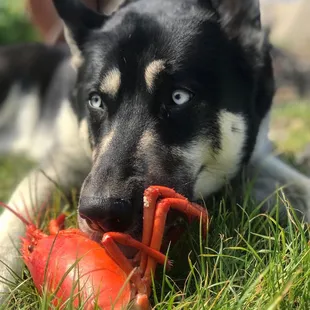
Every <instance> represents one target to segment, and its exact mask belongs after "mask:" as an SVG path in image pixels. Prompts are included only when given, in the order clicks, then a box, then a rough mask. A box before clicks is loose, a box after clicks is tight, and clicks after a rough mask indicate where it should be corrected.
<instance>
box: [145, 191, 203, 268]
mask: <svg viewBox="0 0 310 310" xmlns="http://www.w3.org/2000/svg"><path fill="white" fill-rule="evenodd" d="M158 198H166V199H168V198H169V199H173V198H174V199H177V203H176V206H178V205H179V206H180V205H183V206H184V207H183V208H182V207H179V208H178V207H176V206H174V207H173V206H171V207H172V208H174V209H177V210H179V211H181V212H182V213H185V214H186V215H187V217H188V219H189V220H190V221H191V220H192V219H193V218H200V216H202V222H203V233H204V235H206V233H207V227H206V224H207V223H208V213H207V211H206V209H204V208H202V207H201V206H199V205H198V204H194V203H190V202H188V200H187V198H185V197H184V196H182V195H180V194H178V193H176V192H175V191H174V190H173V189H170V188H167V187H164V186H150V187H149V188H147V189H146V190H145V192H144V208H143V234H142V242H143V243H144V244H146V245H151V240H152V236H154V231H155V230H154V227H155V228H156V235H158V236H159V234H158V232H157V228H158V227H157V226H155V221H154V217H155V209H157V208H158V207H159V204H158V205H157V207H156V203H157V200H158ZM164 200H165V199H164ZM180 201H183V203H181V202H180ZM175 202H176V201H175ZM186 206H187V207H186ZM169 209H170V208H168V210H167V212H168V211H169ZM166 215H167V213H166ZM166 215H165V216H164V218H163V222H162V223H163V227H162V228H163V229H164V226H165V223H166ZM157 225H158V224H157ZM162 237H163V232H162V233H161V238H162ZM157 239H159V238H157ZM161 240H162V239H160V244H161ZM151 247H152V246H151ZM158 250H159V249H158ZM147 260H148V257H147V256H146V255H145V254H144V253H142V254H141V262H140V269H141V270H142V271H145V270H146V265H147Z"/></svg>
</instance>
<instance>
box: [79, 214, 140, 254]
mask: <svg viewBox="0 0 310 310" xmlns="http://www.w3.org/2000/svg"><path fill="white" fill-rule="evenodd" d="M78 225H79V229H80V230H81V231H82V232H84V233H85V234H86V235H87V236H88V237H89V238H90V239H91V240H94V241H95V242H98V243H100V242H101V240H102V237H103V232H100V231H96V230H93V229H91V228H90V227H89V226H88V225H87V223H86V220H84V219H82V218H81V217H80V216H78ZM117 245H118V247H119V248H120V250H121V251H122V252H123V254H124V255H125V256H126V257H127V258H133V257H134V256H135V254H136V253H137V252H138V251H137V249H134V248H132V247H129V246H124V245H122V244H119V243H117Z"/></svg>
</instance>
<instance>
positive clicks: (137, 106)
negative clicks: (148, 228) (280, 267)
mask: <svg viewBox="0 0 310 310" xmlns="http://www.w3.org/2000/svg"><path fill="white" fill-rule="evenodd" d="M54 4H55V7H56V9H57V12H58V14H59V16H60V17H61V19H62V20H63V22H64V24H65V27H66V38H67V42H68V46H69V47H70V50H71V56H70V57H69V56H68V55H67V54H66V53H65V52H63V54H62V55H63V56H62V57H60V59H58V60H57V61H58V62H57V63H54V65H52V66H51V67H52V68H57V69H56V70H55V69H54V70H51V68H50V71H49V72H50V73H49V78H48V79H49V80H50V81H51V82H50V83H49V84H50V85H48V87H47V88H46V91H48V92H49V93H50V97H49V98H50V99H51V100H48V99H46V98H47V97H46V96H43V95H42V92H41V93H40V92H39V91H38V89H40V87H41V86H40V85H41V83H42V85H43V84H44V82H43V81H41V80H40V79H38V80H35V81H32V85H34V86H36V87H37V88H36V87H34V88H29V87H28V88H22V87H21V86H20V84H18V83H16V79H17V76H16V77H15V78H14V79H13V80H12V81H11V82H10V84H9V85H8V87H7V88H8V89H10V90H12V89H13V90H12V91H14V92H15V93H14V92H13V94H16V89H17V93H18V92H19V95H20V97H21V98H24V99H25V100H26V98H27V97H28V95H29V96H31V100H34V101H36V102H40V104H41V105H40V106H42V107H44V108H41V111H42V113H38V108H35V109H34V110H35V112H36V113H35V114H36V115H37V118H36V121H37V124H41V125H42V126H41V127H40V130H39V129H38V130H37V128H38V127H35V128H36V129H35V132H36V134H37V135H39V136H40V137H43V139H42V138H41V140H40V139H38V141H42V147H43V150H42V148H41V146H40V145H32V146H34V147H35V148H36V149H37V152H38V153H34V156H36V157H37V158H38V159H39V161H40V165H39V167H38V168H35V169H34V170H33V171H32V172H31V173H30V174H29V175H27V176H26V178H25V179H24V180H23V181H22V182H21V183H20V184H19V186H18V187H17V189H16V190H15V192H14V193H13V195H12V197H11V199H10V200H9V204H10V205H12V206H15V207H18V208H19V210H20V211H21V212H22V213H23V212H26V211H25V207H24V206H30V205H35V206H40V205H42V204H43V203H44V202H46V199H47V197H50V196H51V195H52V193H53V192H54V191H56V190H57V189H58V188H61V189H62V191H64V192H68V191H70V189H71V188H73V187H77V188H80V193H79V206H78V211H79V212H78V213H79V216H78V222H79V227H80V228H81V229H82V230H83V231H85V232H86V233H88V234H89V236H91V238H94V239H99V238H100V236H102V234H103V233H104V232H106V231H120V232H125V233H129V234H131V235H132V236H133V237H135V238H140V237H141V224H142V223H141V222H142V207H143V201H142V195H143V191H144V189H145V188H147V187H148V186H149V185H154V184H160V185H165V186H168V187H172V188H174V189H175V190H176V191H177V192H179V193H181V194H183V195H185V196H186V197H188V198H189V199H190V200H193V201H196V200H199V199H200V198H202V197H203V198H208V197H210V196H212V195H214V194H216V193H217V192H218V191H220V190H221V189H222V188H223V187H225V185H226V184H230V183H233V182H234V180H236V178H238V177H239V176H240V175H241V174H243V173H244V172H245V173H246V176H247V177H248V178H250V179H255V180H256V183H255V184H257V186H256V187H254V190H253V196H254V198H255V199H256V200H257V201H258V202H261V201H264V199H265V198H266V197H267V196H268V195H269V194H271V193H272V192H273V191H274V190H276V189H277V186H279V185H286V184H288V185H290V186H289V187H288V192H289V193H291V194H292V199H293V200H294V198H296V199H295V200H296V201H298V207H297V205H295V206H296V208H297V209H299V210H300V211H301V213H302V216H304V217H305V218H306V219H307V220H309V219H310V211H309V210H310V180H309V178H307V177H306V176H304V175H302V174H301V173H299V172H298V171H297V170H295V169H294V168H292V167H290V166H288V165H287V164H285V163H284V162H282V161H281V160H280V159H279V158H277V157H275V156H273V154H272V149H271V144H270V141H269V139H268V129H269V123H270V116H269V115H270V109H271V106H272V99H273V95H274V91H275V90H274V77H273V69H272V59H271V57H270V49H271V46H270V44H269V42H268V40H267V39H266V36H265V33H264V30H263V29H262V26H261V22H260V11H259V3H258V0H257V1H256V0H236V1H231V0H178V1H175V0H132V1H130V0H128V1H123V3H122V4H121V6H120V7H119V8H118V9H117V10H115V11H114V13H112V14H110V15H107V14H99V13H97V12H94V11H92V10H90V9H89V8H87V7H86V6H85V5H83V4H82V3H81V2H80V1H79V0H54ZM51 49H52V48H51ZM50 57H52V56H51V55H48V53H46V54H45V55H44V56H43V58H45V59H44V61H45V62H44V65H42V69H44V68H45V66H46V64H48V63H49V62H50V61H51V60H50V59H51V58H50ZM70 62H72V64H73V66H74V68H75V70H76V73H74V71H73V70H72V69H71V68H70ZM46 68H47V67H46ZM30 71H31V70H30ZM30 73H31V74H33V73H34V72H30ZM9 75H10V72H9ZM44 85H45V86H46V84H44ZM10 94H11V91H8V92H7V94H6V95H5V96H2V97H3V98H2V101H3V102H4V103H2V106H6V103H5V102H6V101H8V100H11V101H12V99H10V98H11V97H10V96H11V95H10ZM13 98H16V97H14V95H13ZM24 99H23V100H24ZM45 100H47V101H46V102H45ZM37 106H38V105H37ZM17 107H18V108H19V109H22V108H23V103H22V101H21V102H20V103H19V104H18V106H17ZM2 109H3V107H2ZM45 111H46V113H45ZM19 114H20V112H18V114H17V115H19ZM41 119H42V122H41V121H40V120H41ZM45 124H48V125H47V126H46V125H45ZM32 132H34V131H32ZM30 136H31V135H30ZM39 153H40V154H39ZM293 196H295V197H293ZM270 206H272V202H269V203H268V202H267V203H266V204H265V205H264V208H265V210H266V211H268V209H269V207H270ZM282 211H283V213H285V209H283V210H282ZM0 221H1V228H0V230H1V233H0V238H1V239H0V244H1V250H0V258H1V260H2V261H4V262H5V264H6V265H7V266H9V267H11V268H12V269H13V270H15V271H18V270H19V266H20V261H19V260H18V259H17V258H16V257H17V255H18V252H17V251H16V249H15V247H16V244H15V245H12V242H8V240H10V241H14V242H15V243H18V237H19V236H20V235H21V234H22V233H23V230H24V227H23V225H22V224H21V223H20V222H19V220H18V219H16V217H15V216H14V215H12V214H10V212H7V211H4V213H3V214H2V215H1V218H0ZM0 274H1V276H2V277H4V278H9V277H10V274H9V272H8V270H7V267H6V266H5V265H1V266H0ZM0 291H5V286H4V285H2V286H1V287H0Z"/></svg>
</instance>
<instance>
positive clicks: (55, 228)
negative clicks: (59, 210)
mask: <svg viewBox="0 0 310 310" xmlns="http://www.w3.org/2000/svg"><path fill="white" fill-rule="evenodd" d="M65 219H66V215H65V214H60V215H59V216H58V217H57V218H56V219H54V220H51V221H50V222H49V225H48V229H49V232H50V234H51V235H57V234H58V232H59V231H60V230H62V229H64V224H65Z"/></svg>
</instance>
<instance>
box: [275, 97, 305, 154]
mask: <svg viewBox="0 0 310 310" xmlns="http://www.w3.org/2000/svg"><path fill="white" fill-rule="evenodd" d="M272 124H273V126H272V131H271V136H272V137H273V138H274V141H275V143H276V145H277V149H278V151H279V152H286V153H291V154H296V153H298V152H300V151H303V149H304V148H305V146H306V145H307V144H309V143H310V102H309V101H303V102H296V103H288V104H281V105H279V107H277V108H276V109H274V110H273V115H272Z"/></svg>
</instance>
